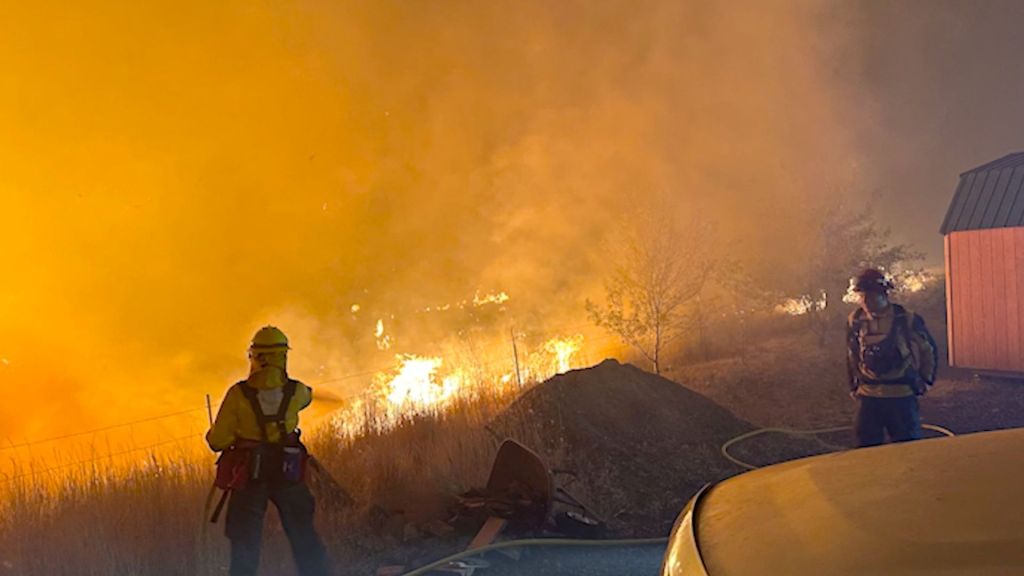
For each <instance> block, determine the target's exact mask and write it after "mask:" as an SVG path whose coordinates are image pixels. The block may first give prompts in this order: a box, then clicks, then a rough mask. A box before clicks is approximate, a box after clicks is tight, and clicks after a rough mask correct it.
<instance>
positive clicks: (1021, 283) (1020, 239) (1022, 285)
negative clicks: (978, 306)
mask: <svg viewBox="0 0 1024 576" xmlns="http://www.w3.org/2000/svg"><path fill="white" fill-rule="evenodd" d="M1013 247H1014V248H1013V249H1014V260H1015V261H1016V273H1017V294H1018V295H1019V296H1021V297H1024V228H1013ZM1017 330H1018V333H1019V334H1020V338H1019V340H1018V347H1017V351H1018V354H1019V355H1020V359H1021V371H1024V306H1022V305H1021V304H1020V303H1019V302H1018V303H1017Z"/></svg>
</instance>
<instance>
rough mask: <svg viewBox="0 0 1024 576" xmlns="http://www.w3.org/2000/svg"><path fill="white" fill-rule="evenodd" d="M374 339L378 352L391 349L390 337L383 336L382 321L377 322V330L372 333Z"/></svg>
mask: <svg viewBox="0 0 1024 576" xmlns="http://www.w3.org/2000/svg"><path fill="white" fill-rule="evenodd" d="M373 335H374V337H376V338H377V348H378V349H380V350H388V349H390V348H391V337H390V336H388V335H386V334H384V320H383V319H379V320H377V329H376V330H375V331H374V333H373Z"/></svg>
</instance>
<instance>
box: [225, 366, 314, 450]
mask: <svg viewBox="0 0 1024 576" xmlns="http://www.w3.org/2000/svg"><path fill="white" fill-rule="evenodd" d="M298 384H299V382H298V381H297V380H292V379H291V378H289V379H288V382H287V383H286V384H285V385H284V390H283V392H284V394H283V395H282V396H281V404H279V405H278V407H277V413H276V414H264V413H263V407H262V406H260V399H259V392H258V391H257V390H256V389H255V388H253V387H252V386H249V384H248V383H247V382H246V381H245V380H243V381H241V382H239V383H238V386H239V388H241V390H242V394H243V395H245V398H246V399H247V400H248V401H249V405H250V406H251V407H252V411H253V413H254V414H256V422H257V423H258V424H259V426H260V436H261V438H262V439H263V441H264V442H268V443H269V442H270V438H269V437H268V436H267V424H271V423H273V424H276V425H277V430H278V432H279V433H280V439H279V441H280V442H284V438H285V436H287V435H288V430H287V429H286V428H285V418H286V417H287V416H288V406H289V405H290V404H291V403H292V397H293V396H295V390H296V388H298Z"/></svg>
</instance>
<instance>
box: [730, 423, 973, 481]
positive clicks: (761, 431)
mask: <svg viewBox="0 0 1024 576" xmlns="http://www.w3.org/2000/svg"><path fill="white" fill-rule="evenodd" d="M921 428H924V429H925V430H931V431H933V432H938V433H940V434H943V435H945V436H956V434H954V433H953V432H952V431H950V430H949V429H948V428H943V427H942V426H938V425H936V424H922V425H921ZM846 430H853V426H836V427H833V428H818V429H816V430H793V429H791V428H758V429H757V430H753V431H750V432H747V433H745V434H740V435H739V436H736V437H735V438H733V439H731V440H729V441H728V442H726V443H725V444H722V447H721V448H720V449H719V451H720V452H721V453H722V456H724V457H725V459H726V460H728V461H730V462H732V463H733V464H736V465H737V466H739V467H741V468H746V469H748V470H755V469H757V468H760V466H755V465H753V464H748V463H747V462H744V461H742V460H740V459H738V458H736V457H734V456H732V455H731V454H729V447H730V446H732V445H733V444H736V443H738V442H742V441H743V440H746V439H748V438H752V437H754V436H757V435H759V434H768V433H771V432H777V433H780V434H789V435H792V436H817V435H819V434H831V433H835V432H844V431H846ZM818 441H819V442H821V443H822V444H824V445H825V446H828V447H829V448H832V449H836V450H845V449H846V447H845V446H838V445H836V444H831V443H829V442H825V441H823V440H820V439H819V440H818Z"/></svg>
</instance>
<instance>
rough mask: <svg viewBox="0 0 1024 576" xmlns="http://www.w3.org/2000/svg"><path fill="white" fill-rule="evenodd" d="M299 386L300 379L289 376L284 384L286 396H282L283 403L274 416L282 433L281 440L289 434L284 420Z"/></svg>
mask: <svg viewBox="0 0 1024 576" xmlns="http://www.w3.org/2000/svg"><path fill="white" fill-rule="evenodd" d="M286 378H287V376H286ZM298 387H299V381H298V380H292V379H291V378H288V382H287V383H286V384H285V385H284V396H282V397H281V405H280V406H278V407H277V414H276V415H275V416H274V420H275V421H276V422H277V430H278V431H279V432H280V433H281V442H284V437H285V436H287V435H288V431H287V430H286V429H285V425H284V420H285V418H286V417H287V416H288V406H290V405H291V403H292V397H294V396H295V389H296V388H298Z"/></svg>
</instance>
